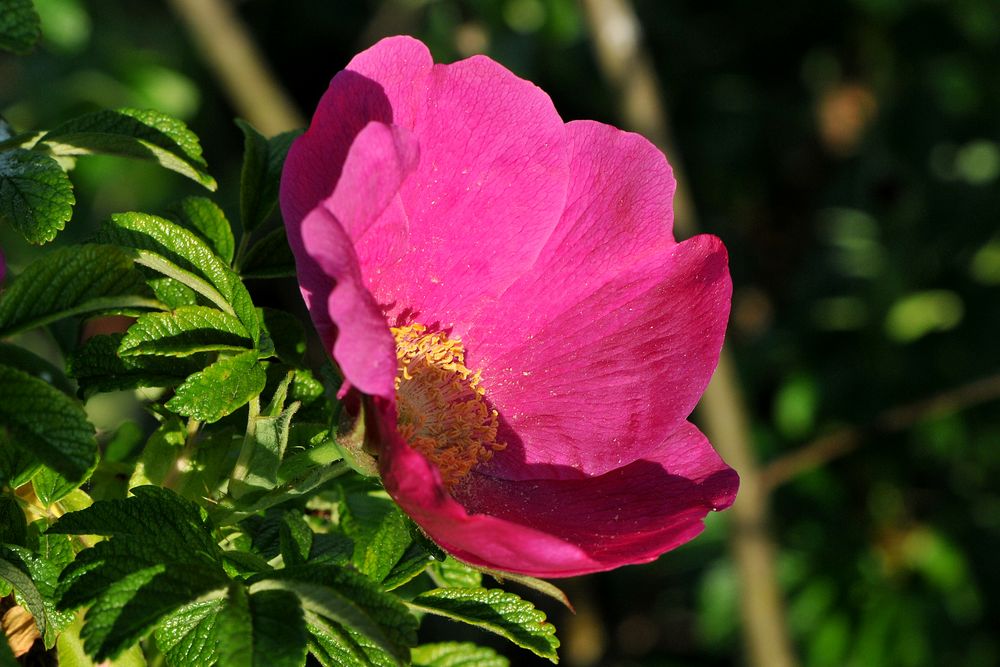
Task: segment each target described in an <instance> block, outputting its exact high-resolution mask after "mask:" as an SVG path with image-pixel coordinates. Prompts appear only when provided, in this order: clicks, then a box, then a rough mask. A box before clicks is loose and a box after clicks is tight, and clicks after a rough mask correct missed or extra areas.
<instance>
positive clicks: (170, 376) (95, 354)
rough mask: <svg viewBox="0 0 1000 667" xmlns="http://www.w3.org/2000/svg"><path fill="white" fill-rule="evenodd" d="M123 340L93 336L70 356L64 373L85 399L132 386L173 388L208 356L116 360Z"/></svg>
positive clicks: (117, 337)
mask: <svg viewBox="0 0 1000 667" xmlns="http://www.w3.org/2000/svg"><path fill="white" fill-rule="evenodd" d="M122 337H123V335H122V334H110V335H104V336H94V337H93V338H91V339H90V340H88V341H87V342H86V343H84V344H83V346H82V347H81V348H79V349H78V350H77V351H76V352H74V353H73V354H71V355H70V358H69V361H68V364H67V370H68V372H69V375H70V377H73V378H75V379H76V381H77V382H78V383H79V385H80V390H81V391H82V392H83V394H84V395H85V396H87V395H90V394H92V393H94V392H98V391H116V390H119V389H133V388H135V387H174V386H176V385H179V384H181V383H182V382H184V380H185V379H186V378H187V377H188V376H189V375H191V374H193V373H197V372H198V371H200V370H201V369H202V368H204V367H205V365H206V364H207V363H208V357H207V355H194V356H191V357H184V358H167V357H154V356H143V357H119V356H118V348H119V346H120V345H121V340H122Z"/></svg>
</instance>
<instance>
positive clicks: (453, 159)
mask: <svg viewBox="0 0 1000 667" xmlns="http://www.w3.org/2000/svg"><path fill="white" fill-rule="evenodd" d="M395 122H397V124H398V123H399V121H398V120H397V121H395ZM411 129H412V132H413V135H414V136H415V137H416V138H417V141H418V142H419V143H420V146H421V160H420V164H419V166H418V167H417V169H416V170H415V172H414V173H413V174H412V175H411V176H410V177H409V178H407V180H406V182H405V183H404V184H403V186H402V188H401V191H400V200H399V202H400V205H399V206H398V207H396V206H393V207H390V208H389V209H388V210H387V211H386V213H385V214H384V219H383V220H382V221H380V224H379V230H380V232H386V233H388V234H389V235H390V236H397V235H398V234H399V233H400V232H399V230H405V233H406V235H407V244H408V246H409V251H408V253H407V254H406V255H405V257H397V258H394V259H392V261H387V259H389V258H387V257H386V255H385V253H384V246H383V245H382V244H380V243H376V244H375V250H374V253H375V254H374V255H372V254H370V251H369V242H370V240H369V239H368V238H366V239H364V240H363V242H362V243H360V244H359V245H358V253H359V257H360V259H361V262H362V267H364V269H365V270H366V273H365V279H366V281H367V284H368V285H369V288H370V289H371V290H372V292H373V294H374V295H375V297H376V299H377V300H378V301H379V302H380V303H382V304H383V306H384V307H385V308H386V310H387V311H388V313H389V316H390V320H394V319H395V318H396V317H398V316H403V317H404V319H416V320H418V321H420V322H422V323H424V324H428V325H431V324H435V323H436V324H439V325H441V326H442V327H445V328H449V327H451V326H453V325H458V326H461V324H460V323H462V322H464V321H466V320H465V318H464V317H463V315H465V314H467V313H469V312H470V310H475V306H476V304H477V303H478V302H480V301H481V300H483V299H491V298H493V297H496V296H497V295H498V294H499V293H500V292H502V291H503V290H504V289H506V288H507V287H508V286H509V285H510V284H511V283H512V282H513V281H514V280H515V279H516V278H517V277H518V276H519V275H521V274H522V273H523V272H524V271H525V270H527V269H528V268H529V267H530V266H531V265H532V264H533V263H534V261H535V259H536V258H537V256H538V253H539V252H540V251H541V249H542V247H543V246H544V244H545V243H546V240H547V239H548V238H549V235H550V234H551V232H552V230H553V229H554V228H555V226H556V224H557V222H558V221H559V217H560V215H561V213H562V210H563V206H564V204H565V197H566V190H567V184H568V178H569V172H568V166H569V154H568V150H567V142H566V138H565V126H564V124H563V122H562V120H561V119H560V118H559V115H558V114H557V113H556V111H555V109H554V108H553V106H552V102H551V100H550V99H549V97H548V96H547V95H546V94H545V93H544V92H543V91H542V90H540V89H539V88H538V87H536V86H535V85H533V84H531V83H530V82H528V81H525V80H523V79H520V78H518V77H516V76H514V75H513V74H512V73H511V72H509V71H508V70H506V69H504V68H503V67H501V66H500V65H498V64H497V63H495V62H493V61H492V60H489V59H488V58H484V57H474V58H470V59H468V60H463V61H460V62H457V63H454V64H451V65H435V66H434V68H433V70H432V71H431V73H430V75H428V77H427V79H426V101H425V103H424V106H423V108H422V110H421V111H420V112H418V113H417V115H416V117H415V119H414V124H413V126H412V128H411ZM393 228H394V229H395V230H396V231H393ZM371 236H373V235H372V234H369V237H371ZM356 240H358V239H356ZM376 258H377V259H378V261H375V260H376Z"/></svg>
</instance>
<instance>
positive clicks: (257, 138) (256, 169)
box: [236, 119, 302, 232]
mask: <svg viewBox="0 0 1000 667" xmlns="http://www.w3.org/2000/svg"><path fill="white" fill-rule="evenodd" d="M236 124H237V125H238V126H239V128H240V130H242V131H243V137H244V142H243V169H242V171H241V172H240V219H241V220H242V222H243V229H244V230H245V231H246V232H250V231H253V230H254V229H256V228H257V227H259V226H260V225H261V224H263V223H264V222H265V221H266V220H267V219H268V217H270V215H271V213H272V212H274V208H275V205H276V204H277V202H278V183H279V180H280V178H281V167H282V165H283V164H284V162H285V156H286V155H287V154H288V149H289V147H290V146H291V145H292V141H294V140H295V137H297V136H298V135H300V134H301V133H302V131H301V130H293V131H291V132H284V133H282V134H279V135H277V136H274V137H271V138H270V139H266V138H265V137H264V136H263V135H262V134H260V133H259V132H258V131H257V130H255V129H254V128H253V127H252V126H251V125H250V124H249V123H247V122H246V121H243V120H240V119H237V120H236Z"/></svg>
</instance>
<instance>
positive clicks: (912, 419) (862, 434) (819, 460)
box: [761, 374, 1000, 492]
mask: <svg viewBox="0 0 1000 667" xmlns="http://www.w3.org/2000/svg"><path fill="white" fill-rule="evenodd" d="M996 400H1000V374H997V375H992V376H990V377H986V378H983V379H981V380H976V381H975V382H970V383H969V384H966V385H962V386H960V387H956V388H954V389H950V390H948V391H944V392H941V393H940V394H936V395H934V396H931V397H930V398H926V399H923V400H920V401H916V402H914V403H909V404H907V405H902V406H899V407H895V408H891V409H889V410H885V411H884V412H881V413H879V414H878V415H877V416H876V417H875V418H874V419H872V420H871V421H870V422H868V423H866V424H862V425H860V426H848V427H845V428H842V429H840V430H837V431H834V432H833V433H829V434H827V435H824V436H821V437H819V438H817V439H815V440H813V441H812V442H809V443H807V444H805V445H803V446H802V447H800V448H799V449H797V450H795V451H794V452H791V453H790V454H785V455H784V456H781V457H779V458H777V459H775V460H774V461H771V462H770V463H769V464H768V465H767V466H766V467H765V468H764V470H763V471H762V472H761V483H762V484H763V485H764V488H765V490H766V491H767V492H770V491H771V490H773V489H775V488H776V487H779V486H781V485H782V484H784V483H786V482H788V481H789V480H792V479H794V478H796V477H798V476H799V475H801V474H802V473H804V472H807V471H809V470H814V469H816V468H819V467H821V466H823V465H825V464H827V463H829V462H830V461H833V460H834V459H837V458H839V457H841V456H844V455H845V454H848V453H850V452H852V451H854V450H855V449H857V448H858V447H859V446H861V444H862V443H863V442H864V441H865V440H867V439H869V438H871V437H872V436H875V435H878V434H880V433H896V432H899V431H904V430H906V429H908V428H910V427H911V426H913V425H914V424H916V423H917V422H919V421H920V420H922V419H924V418H926V417H929V416H933V415H946V414H954V413H956V412H960V411H962V410H965V409H967V408H971V407H973V406H976V405H980V404H982V403H988V402H990V401H996Z"/></svg>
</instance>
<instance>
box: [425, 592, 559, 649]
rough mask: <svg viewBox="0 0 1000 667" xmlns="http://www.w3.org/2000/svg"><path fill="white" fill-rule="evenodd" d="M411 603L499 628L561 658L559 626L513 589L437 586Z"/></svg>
mask: <svg viewBox="0 0 1000 667" xmlns="http://www.w3.org/2000/svg"><path fill="white" fill-rule="evenodd" d="M409 605H410V606H411V607H412V608H413V609H416V610H418V611H423V612H426V613H429V614H436V615H438V616H444V617H446V618H450V619H452V620H455V621H461V622H462V623H468V624H470V625H475V626H477V627H480V628H483V629H484V630H489V631H490V632H495V633H496V634H498V635H500V636H502V637H506V638H507V639H509V640H510V641H512V642H514V643H515V644H517V645H518V646H520V647H522V648H526V649H528V650H529V651H531V652H533V653H535V654H536V655H538V656H541V657H543V658H548V659H549V660H551V661H552V662H558V661H559V656H558V654H557V653H556V649H557V648H559V640H558V639H557V638H556V634H555V633H556V629H555V627H553V626H552V624H551V623H547V622H546V621H545V613H544V612H542V611H540V610H538V609H536V608H535V606H534V605H533V604H531V603H530V602H528V601H527V600H523V599H521V598H520V597H518V596H517V595H515V594H513V593H509V592H507V591H503V590H500V589H489V590H488V589H485V588H436V589H434V590H430V591H427V592H425V593H421V594H420V595H418V596H417V597H415V598H413V600H411V601H410V603H409Z"/></svg>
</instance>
